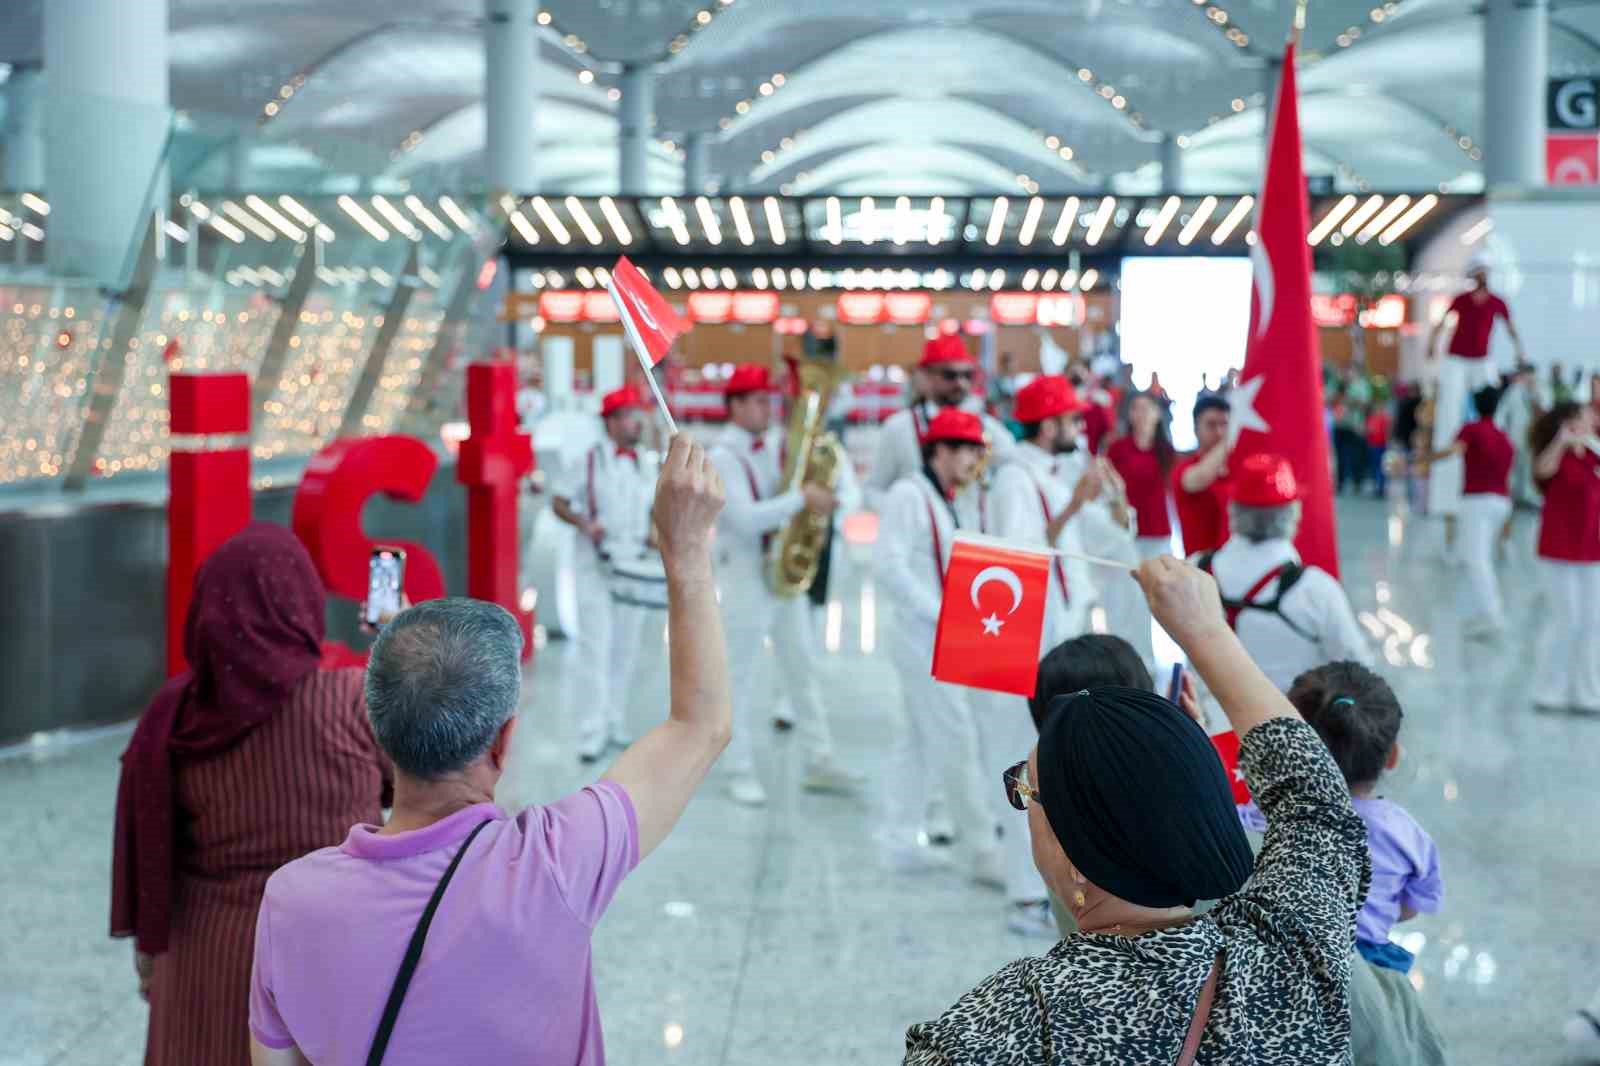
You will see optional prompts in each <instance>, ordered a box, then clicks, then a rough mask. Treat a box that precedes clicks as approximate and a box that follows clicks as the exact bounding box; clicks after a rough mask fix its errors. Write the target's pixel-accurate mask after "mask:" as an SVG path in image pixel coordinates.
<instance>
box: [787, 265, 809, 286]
mask: <svg viewBox="0 0 1600 1066" xmlns="http://www.w3.org/2000/svg"><path fill="white" fill-rule="evenodd" d="M789 287H790V288H791V289H803V288H805V287H806V272H805V271H804V270H801V269H800V268H799V267H790V268H789Z"/></svg>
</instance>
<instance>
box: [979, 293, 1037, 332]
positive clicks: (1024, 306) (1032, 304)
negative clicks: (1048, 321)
mask: <svg viewBox="0 0 1600 1066" xmlns="http://www.w3.org/2000/svg"><path fill="white" fill-rule="evenodd" d="M1038 315H1039V296H1038V294H1037V293H1032V292H997V293H995V294H994V295H993V296H991V297H989V317H990V318H992V319H994V320H995V322H997V323H998V324H1000V325H1002V326H1031V325H1033V324H1034V322H1035V320H1036V319H1037V318H1038Z"/></svg>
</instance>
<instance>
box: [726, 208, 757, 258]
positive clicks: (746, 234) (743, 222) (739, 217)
mask: <svg viewBox="0 0 1600 1066" xmlns="http://www.w3.org/2000/svg"><path fill="white" fill-rule="evenodd" d="M728 211H729V212H730V213H732V215H733V228H734V231H735V232H737V233H738V234H739V243H740V244H742V245H744V246H745V247H746V248H748V247H750V245H752V244H754V243H756V231H755V230H753V229H751V228H750V213H749V212H748V211H746V210H745V209H744V201H743V200H741V199H740V198H739V197H737V196H735V197H733V198H732V199H731V200H729V201H728Z"/></svg>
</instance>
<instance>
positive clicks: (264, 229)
mask: <svg viewBox="0 0 1600 1066" xmlns="http://www.w3.org/2000/svg"><path fill="white" fill-rule="evenodd" d="M222 210H223V211H224V212H225V213H226V214H227V215H228V217H229V218H231V219H233V220H234V221H235V222H237V223H239V225H241V226H243V227H244V228H245V229H247V230H249V231H250V232H251V233H254V234H255V235H256V236H257V237H259V238H261V239H262V240H264V241H272V240H277V238H278V235H277V234H276V233H274V232H273V231H272V228H271V227H269V226H267V225H265V224H264V223H263V222H262V221H261V220H260V219H259V218H256V216H254V215H252V214H251V213H250V212H248V211H246V210H245V209H244V208H242V207H240V206H239V205H238V204H236V203H234V202H233V201H232V200H224V201H223V202H222Z"/></svg>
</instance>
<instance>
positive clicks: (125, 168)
mask: <svg viewBox="0 0 1600 1066" xmlns="http://www.w3.org/2000/svg"><path fill="white" fill-rule="evenodd" d="M43 7H44V69H45V72H46V76H48V77H49V79H50V91H49V92H48V93H47V94H46V95H45V104H44V107H45V131H46V135H47V140H48V144H49V150H48V152H47V153H46V159H45V192H46V199H47V200H49V201H50V205H51V212H50V221H49V225H48V226H47V228H46V229H47V233H48V234H49V236H48V239H47V245H48V249H49V261H50V269H51V271H52V272H53V273H57V274H70V275H76V276H87V277H92V278H95V279H96V280H97V281H99V282H100V283H101V284H106V285H120V284H122V282H123V280H124V279H123V275H124V273H125V272H126V268H127V267H128V265H129V264H131V263H132V261H133V256H132V254H131V253H132V251H133V250H134V249H136V248H137V247H138V245H139V241H140V240H141V239H142V236H143V234H142V226H141V224H142V223H143V222H144V221H145V220H146V219H147V218H148V215H147V213H146V209H147V206H149V205H152V204H153V205H154V206H155V208H156V209H157V210H158V211H160V212H162V213H165V211H166V206H167V205H166V161H165V158H164V153H165V150H166V142H167V133H168V130H169V128H170V126H171V118H172V112H171V110H170V109H169V108H168V106H167V99H168V98H167V4H166V3H128V2H127V0H51V2H50V3H48V4H45V5H43Z"/></svg>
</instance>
